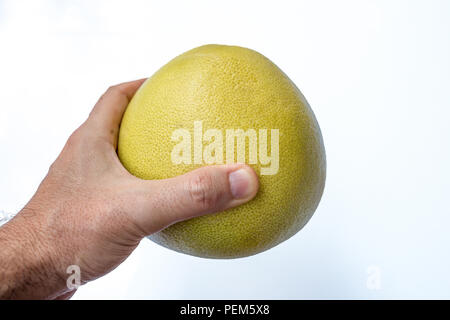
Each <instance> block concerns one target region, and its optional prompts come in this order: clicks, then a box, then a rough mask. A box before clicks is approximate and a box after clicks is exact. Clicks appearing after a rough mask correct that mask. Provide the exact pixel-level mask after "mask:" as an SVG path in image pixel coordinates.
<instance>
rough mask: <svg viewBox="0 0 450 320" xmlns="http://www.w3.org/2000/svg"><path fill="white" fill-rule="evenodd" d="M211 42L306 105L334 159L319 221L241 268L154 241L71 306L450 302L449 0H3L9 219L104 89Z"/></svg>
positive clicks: (4, 205)
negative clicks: (277, 74)
mask: <svg viewBox="0 0 450 320" xmlns="http://www.w3.org/2000/svg"><path fill="white" fill-rule="evenodd" d="M208 43H219V44H234V45H241V46H245V47H249V48H252V49H255V50H257V51H259V52H261V53H263V54H264V55H266V56H267V57H269V58H270V59H271V60H272V61H274V62H275V63H276V64H277V65H278V66H279V67H280V68H281V69H282V70H284V71H285V72H286V73H287V74H288V75H289V77H290V78H291V79H292V80H293V81H294V82H295V83H296V84H297V85H298V87H299V88H300V89H301V90H302V91H303V93H304V95H305V96H306V98H307V99H308V100H309V102H310V104H311V106H312V108H313V110H314V112H315V114H316V116H317V118H318V121H319V123H320V126H321V128H322V133H323V136H324V141H325V147H326V151H327V161H328V176H327V184H326V188H325V193H324V196H323V199H322V202H321V204H320V206H319V208H318V210H317V211H316V213H315V215H314V217H313V218H312V220H311V221H310V222H309V223H308V225H307V226H306V227H305V228H304V229H303V230H302V231H301V232H299V233H298V234H297V235H296V236H294V237H293V238H291V239H290V240H288V241H286V242H285V243H283V244H281V245H279V246H278V247H276V248H274V249H271V250H269V251H267V252H264V253H262V254H259V255H256V256H253V257H249V258H244V259H238V260H219V261H216V260H207V259H200V258H195V257H190V256H186V255H182V254H178V253H175V252H172V251H169V250H167V249H164V248H161V247H159V246H157V245H156V244H153V243H152V242H150V241H148V240H144V241H142V243H141V245H140V246H139V248H138V249H137V250H136V251H135V252H134V253H133V255H132V256H131V257H130V258H129V259H128V260H127V261H126V262H125V263H124V264H123V265H121V266H120V267H119V268H118V269H116V270H115V271H113V272H112V273H110V274H109V275H107V276H105V277H104V278H102V279H100V280H97V281H95V282H93V283H90V284H88V285H86V286H84V287H82V288H81V289H80V290H79V291H78V293H77V294H76V295H75V297H74V298H76V299H77V298H78V299H81V298H87V299H91V298H105V299H108V298H137V299H140V298H151V299H160V298H161V299H162V298H174V299H178V298H186V299H190V298H192V299H196V298H208V299H215V298H224V299H229V298H230V299H231V298H235V299H240V298H255V299H259V298H267V299H270V298H274V299H278V298H287V299H291V298H292V299H309V298H331V299H342V298H364V299H365V298H368V299H378V298H388V299H390V298H450V274H449V270H450V250H449V246H450V232H449V227H450V217H449V214H450V206H449V196H450V183H449V181H450V169H449V163H450V151H449V145H450V141H449V140H450V139H449V138H450V129H449V127H450V124H449V122H450V121H449V118H450V111H449V110H450V95H449V91H450V1H445V0H442V1H431V0H427V1H425V0H424V1H401V0H395V1H392V0H389V1H361V0H355V1H334V0H330V1H322V0H314V1H312V0H311V1H261V0H259V1H241V0H240V1H234V0H233V1H232V0H228V1H207V0H205V1H185V0H184V1H130V0H127V1H111V0H105V1H93V0H88V1H59V0H53V1H21V0H9V1H5V0H3V1H2V0H0V147H1V149H0V150H1V151H0V209H3V210H6V211H8V212H16V211H18V210H20V209H21V207H22V206H23V205H24V204H25V203H26V202H27V200H28V199H29V198H30V197H31V195H32V194H33V193H34V191H35V189H36V187H37V186H38V184H39V182H40V181H41V179H42V178H43V177H44V175H45V174H46V172H47V170H48V167H49V165H50V164H51V162H52V161H53V160H54V159H55V157H56V156H57V154H58V153H59V151H60V149H61V148H62V146H63V145H64V143H65V140H66V139H67V137H68V136H69V135H70V133H71V132H72V131H73V130H74V129H75V128H76V127H77V126H78V125H79V124H80V123H81V122H82V121H83V120H84V119H85V118H86V117H87V115H88V113H89V111H90V109H91V108H92V106H93V105H94V103H95V102H96V100H97V98H98V97H99V96H100V95H101V94H102V92H103V91H104V90H105V89H106V88H107V87H108V86H109V85H111V84H115V83H118V82H122V81H126V80H132V79H137V78H142V77H145V76H149V75H151V74H152V73H153V72H155V71H156V70H157V69H158V68H159V67H161V66H162V65H163V64H165V63H166V62H168V61H169V60H170V59H172V58H173V57H175V56H176V55H178V54H180V53H182V52H184V51H186V50H189V49H191V48H193V47H196V46H199V45H203V44H208ZM373 276H379V280H380V286H379V287H377V286H374V285H373V282H371V280H373ZM371 277H372V278H371ZM368 282H369V283H368ZM368 284H369V286H368ZM371 284H372V285H371Z"/></svg>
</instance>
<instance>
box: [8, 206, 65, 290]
mask: <svg viewBox="0 0 450 320" xmlns="http://www.w3.org/2000/svg"><path fill="white" fill-rule="evenodd" d="M27 210H28V211H27ZM36 214H37V213H36V212H32V211H31V210H29V209H24V210H23V211H22V212H20V213H19V214H18V215H17V216H16V217H15V218H14V219H13V220H11V221H10V222H9V223H7V224H6V225H4V226H2V227H1V228H0V247H1V249H0V299H52V298H56V297H58V296H60V295H61V294H64V293H65V292H66V291H67V288H66V283H65V279H64V278H65V277H64V274H63V272H64V271H63V270H60V269H61V268H59V267H58V264H57V263H56V258H57V257H56V255H57V250H56V246H55V245H54V244H52V243H51V241H49V240H50V239H49V238H47V237H45V235H43V234H42V233H41V232H39V231H37V230H40V229H39V228H36V224H38V223H39V222H38V220H39V219H37V218H36V217H35V215H36ZM31 221H32V223H31ZM32 225H33V227H32Z"/></svg>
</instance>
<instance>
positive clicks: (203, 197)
mask: <svg viewBox="0 0 450 320" xmlns="http://www.w3.org/2000/svg"><path fill="white" fill-rule="evenodd" d="M139 188H141V190H142V188H145V190H146V193H147V196H146V200H145V202H146V204H145V205H144V206H142V207H141V208H145V209H144V210H136V211H135V212H136V213H137V216H136V221H137V223H138V225H139V226H140V227H141V230H145V232H146V233H147V234H146V235H148V234H151V233H153V232H157V231H159V230H161V229H163V228H165V227H168V226H170V225H171V224H173V223H176V222H178V221H182V220H187V219H190V218H193V217H197V216H201V215H205V214H209V213H214V212H220V211H224V210H226V209H229V208H232V207H236V206H238V205H241V204H243V203H246V202H248V201H250V200H251V199H253V198H254V197H255V195H256V193H257V191H258V188H259V182H258V177H257V175H256V173H255V172H254V171H253V169H252V168H251V167H249V166H247V165H244V164H233V165H218V166H209V167H203V168H200V169H197V170H194V171H191V172H189V173H187V174H185V175H182V176H178V177H175V178H171V179H166V180H153V181H144V180H142V181H141V182H140V186H139Z"/></svg>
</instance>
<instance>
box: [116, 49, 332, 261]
mask: <svg viewBox="0 0 450 320" xmlns="http://www.w3.org/2000/svg"><path fill="white" fill-rule="evenodd" d="M196 121H197V123H199V121H202V132H203V133H204V132H205V131H207V130H208V129H218V130H221V132H223V139H224V143H223V159H224V162H226V159H227V158H226V142H225V135H226V130H227V129H242V130H244V131H245V132H246V131H247V130H249V129H253V130H254V131H255V132H256V134H257V138H260V136H259V134H258V132H260V130H261V129H267V141H268V143H267V145H268V149H269V150H268V154H269V155H270V151H271V148H272V145H271V140H270V136H271V129H278V130H279V143H278V147H279V169H278V171H277V172H276V174H261V173H262V172H261V169H263V168H266V167H268V166H269V165H267V164H262V163H261V161H260V159H259V158H258V161H257V163H254V164H250V165H251V166H252V167H253V168H254V169H255V171H256V172H257V174H258V176H259V179H260V189H259V192H258V194H257V196H256V198H255V199H253V200H252V201H250V202H249V203H247V204H244V205H242V206H240V207H237V208H234V209H231V210H227V211H226V212H221V213H218V214H213V215H208V216H202V217H198V218H194V219H191V220H188V221H183V222H179V223H176V224H174V225H172V226H170V227H169V228H167V229H165V230H162V231H160V232H158V233H156V234H154V235H152V236H150V239H151V240H153V241H155V242H156V243H158V244H160V245H162V246H165V247H167V248H170V249H173V250H175V251H178V252H183V253H187V254H191V255H195V256H200V257H208V258H238V257H244V256H249V255H253V254H256V253H258V252H261V251H264V250H267V249H269V248H271V247H273V246H275V245H277V244H279V243H280V242H282V241H284V240H286V239H288V238H289V237H291V236H292V235H294V234H295V233H296V232H297V231H299V230H300V229H301V228H302V227H303V226H304V225H305V223H306V222H307V221H308V220H309V218H310V217H311V216H312V214H313V213H314V211H315V209H316V208H317V205H318V203H319V201H320V198H321V196H322V192H323V188H324V184H325V150H324V146H323V141H322V136H321V133H320V129H319V125H318V123H317V121H316V119H315V116H314V114H313V112H312V110H311V109H310V107H309V105H308V103H307V102H306V100H305V98H304V97H303V95H302V94H301V92H300V91H299V90H298V88H297V87H296V86H295V84H294V83H293V82H292V81H291V80H290V79H289V78H288V77H287V76H286V75H285V74H284V73H283V72H282V71H281V70H280V69H279V68H278V67H277V66H276V65H275V64H273V63H272V62H271V61H270V60H268V59H267V58H266V57H264V56H263V55H261V54H259V53H257V52H255V51H253V50H250V49H246V48H241V47H236V46H224V45H206V46H202V47H199V48H195V49H193V50H190V51H188V52H186V53H184V54H182V55H180V56H178V57H176V58H175V59H173V60H172V61H170V62H169V63H168V64H166V65H165V66H163V67H162V68H161V69H160V70H159V71H157V72H156V73H155V74H154V75H153V76H152V77H150V78H149V79H148V80H147V81H146V82H145V83H144V84H143V85H142V86H141V87H140V88H139V90H138V91H137V92H136V94H135V96H134V97H133V99H132V100H131V102H130V104H129V105H128V108H127V110H126V112H125V114H124V117H123V119H122V123H121V127H120V133H119V144H118V154H119V157H120V160H121V162H122V163H123V165H124V166H125V167H126V168H127V169H128V171H129V172H131V173H132V174H134V175H135V176H137V177H140V178H143V179H164V178H169V177H173V176H176V175H180V174H183V173H186V172H188V171H190V170H193V169H195V168H198V167H200V166H204V165H206V163H204V162H203V163H202V164H198V163H194V159H193V156H192V158H190V159H192V161H191V164H185V163H180V164H175V163H174V162H173V161H172V160H173V159H172V158H171V154H172V150H173V148H174V147H175V146H176V145H177V144H178V142H177V141H174V140H173V139H172V134H173V132H174V131H176V130H177V129H180V128H181V129H186V130H188V131H189V132H190V133H191V136H192V140H194V122H196ZM236 141H237V140H236ZM246 142H247V145H246V146H245V149H246V160H245V161H246V162H247V163H249V162H250V161H249V152H250V149H249V145H250V139H247V140H246ZM197 143H198V140H197ZM209 143H210V142H208V141H206V140H203V142H202V145H203V147H206V146H207V145H208V144H209ZM192 144H194V141H193V142H192ZM260 144H261V139H259V141H258V146H259V145H260ZM192 148H194V147H193V146H192ZM237 150H238V148H237V147H236V148H235V159H237V155H236V152H237ZM272 151H273V150H272ZM192 153H193V152H192ZM258 153H260V150H259V149H258ZM258 155H259V156H261V155H260V154H258Z"/></svg>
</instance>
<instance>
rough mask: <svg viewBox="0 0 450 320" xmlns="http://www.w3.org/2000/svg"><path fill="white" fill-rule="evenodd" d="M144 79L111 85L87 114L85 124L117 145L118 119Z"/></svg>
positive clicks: (120, 118)
mask: <svg viewBox="0 0 450 320" xmlns="http://www.w3.org/2000/svg"><path fill="white" fill-rule="evenodd" d="M145 80H146V79H140V80H135V81H131V82H125V83H122V84H118V85H115V86H111V87H109V88H108V90H107V91H106V92H105V93H104V94H103V95H102V96H101V98H100V99H99V100H98V102H97V103H96V104H95V106H94V109H92V111H91V114H90V115H89V118H88V120H87V121H86V122H87V125H88V127H89V128H90V129H92V130H95V131H96V132H95V135H96V136H100V137H104V138H106V139H107V141H109V142H110V143H111V144H112V145H114V146H116V145H117V133H118V132H119V125H120V121H121V120H122V116H123V113H124V112H125V109H126V107H127V106H128V103H129V102H130V100H131V98H132V97H133V95H134V93H135V92H136V91H137V89H138V88H139V87H140V86H141V85H142V83H143V82H144V81H145Z"/></svg>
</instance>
